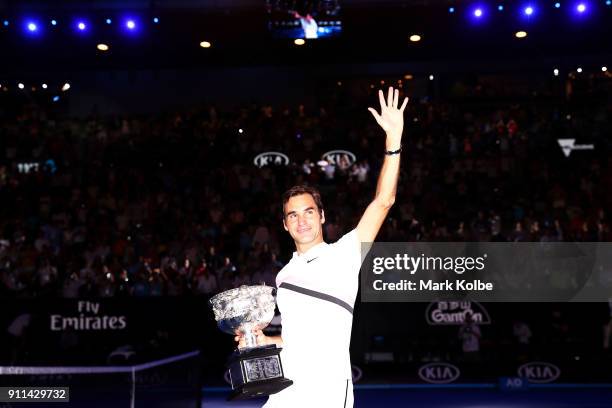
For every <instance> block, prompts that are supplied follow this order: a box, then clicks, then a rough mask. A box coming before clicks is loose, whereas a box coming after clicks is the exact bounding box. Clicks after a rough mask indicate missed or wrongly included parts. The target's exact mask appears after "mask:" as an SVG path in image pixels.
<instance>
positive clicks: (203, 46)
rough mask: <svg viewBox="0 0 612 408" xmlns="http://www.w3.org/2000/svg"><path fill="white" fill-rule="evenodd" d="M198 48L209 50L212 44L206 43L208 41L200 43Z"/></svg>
mask: <svg viewBox="0 0 612 408" xmlns="http://www.w3.org/2000/svg"><path fill="white" fill-rule="evenodd" d="M200 47H202V48H210V47H212V44H211V43H210V42H208V41H202V42H201V43H200Z"/></svg>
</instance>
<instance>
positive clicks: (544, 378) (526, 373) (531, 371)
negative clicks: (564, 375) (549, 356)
mask: <svg viewBox="0 0 612 408" xmlns="http://www.w3.org/2000/svg"><path fill="white" fill-rule="evenodd" d="M518 375H519V376H520V377H525V378H527V380H529V382H532V383H549V382H553V381H555V380H556V379H557V378H559V376H560V375H561V369H560V368H559V367H557V366H556V365H554V364H551V363H546V362H543V361H534V362H532V363H527V364H523V365H522V366H520V367H519V368H518Z"/></svg>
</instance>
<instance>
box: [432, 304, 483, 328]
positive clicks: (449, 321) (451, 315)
mask: <svg viewBox="0 0 612 408" xmlns="http://www.w3.org/2000/svg"><path fill="white" fill-rule="evenodd" d="M468 314H469V315H471V316H472V321H474V322H475V323H476V324H479V325H481V324H491V317H490V316H489V312H487V309H485V307H484V306H483V305H482V304H481V303H478V302H471V301H469V300H466V301H441V302H432V303H430V304H429V306H427V310H426V311H425V320H426V321H427V324H428V325H430V326H445V325H450V326H452V325H455V326H460V325H462V324H463V322H464V321H465V316H466V315H468Z"/></svg>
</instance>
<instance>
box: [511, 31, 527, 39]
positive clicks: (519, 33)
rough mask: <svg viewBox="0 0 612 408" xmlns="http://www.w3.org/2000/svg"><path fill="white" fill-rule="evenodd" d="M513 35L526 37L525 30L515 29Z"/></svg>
mask: <svg viewBox="0 0 612 408" xmlns="http://www.w3.org/2000/svg"><path fill="white" fill-rule="evenodd" d="M514 36H515V37H516V38H525V37H527V32H526V31H517V32H516V33H515V34H514Z"/></svg>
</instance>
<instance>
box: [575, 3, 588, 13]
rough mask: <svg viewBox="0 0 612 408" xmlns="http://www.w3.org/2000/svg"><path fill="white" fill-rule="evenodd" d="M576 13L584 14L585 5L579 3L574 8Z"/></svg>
mask: <svg viewBox="0 0 612 408" xmlns="http://www.w3.org/2000/svg"><path fill="white" fill-rule="evenodd" d="M576 11H577V12H579V13H584V12H585V11H586V4H584V3H580V4H578V5H577V6H576Z"/></svg>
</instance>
